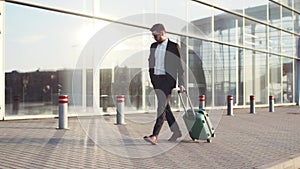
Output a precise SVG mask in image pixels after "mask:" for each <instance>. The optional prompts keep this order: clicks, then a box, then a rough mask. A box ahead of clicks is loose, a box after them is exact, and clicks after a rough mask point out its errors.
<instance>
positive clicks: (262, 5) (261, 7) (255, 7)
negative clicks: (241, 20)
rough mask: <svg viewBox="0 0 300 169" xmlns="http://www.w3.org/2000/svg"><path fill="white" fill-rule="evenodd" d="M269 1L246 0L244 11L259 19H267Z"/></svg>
mask: <svg viewBox="0 0 300 169" xmlns="http://www.w3.org/2000/svg"><path fill="white" fill-rule="evenodd" d="M267 10H268V9H267V1H266V0H251V1H248V0H245V1H244V11H245V15H248V16H250V17H253V18H255V19H258V20H262V21H267V20H268V19H267Z"/></svg>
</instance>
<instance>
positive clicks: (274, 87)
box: [269, 55, 282, 103]
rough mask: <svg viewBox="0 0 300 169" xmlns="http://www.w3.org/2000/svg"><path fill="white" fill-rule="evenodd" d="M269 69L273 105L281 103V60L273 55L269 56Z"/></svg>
mask: <svg viewBox="0 0 300 169" xmlns="http://www.w3.org/2000/svg"><path fill="white" fill-rule="evenodd" d="M269 68H270V70H269V72H270V82H269V83H270V84H269V86H270V89H269V90H270V95H271V96H274V99H275V103H281V98H282V95H281V58H280V57H278V56H275V55H270V58H269Z"/></svg>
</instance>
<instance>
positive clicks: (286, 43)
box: [281, 32, 296, 56]
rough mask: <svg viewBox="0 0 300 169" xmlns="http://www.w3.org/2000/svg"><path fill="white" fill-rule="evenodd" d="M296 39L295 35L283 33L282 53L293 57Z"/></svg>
mask: <svg viewBox="0 0 300 169" xmlns="http://www.w3.org/2000/svg"><path fill="white" fill-rule="evenodd" d="M295 43H296V42H295V39H294V38H293V35H291V34H289V33H286V32H282V45H281V52H282V54H284V55H288V56H293V55H294V50H295V49H294V46H295Z"/></svg>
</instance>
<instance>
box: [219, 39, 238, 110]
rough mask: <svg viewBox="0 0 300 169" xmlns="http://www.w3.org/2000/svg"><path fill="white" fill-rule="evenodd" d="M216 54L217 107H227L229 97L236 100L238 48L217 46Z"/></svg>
mask: <svg viewBox="0 0 300 169" xmlns="http://www.w3.org/2000/svg"><path fill="white" fill-rule="evenodd" d="M214 53H215V60H214V71H215V74H214V82H215V83H214V85H215V105H216V106H225V105H226V98H227V95H233V96H234V98H236V78H237V77H236V67H237V65H236V59H237V55H236V54H237V48H234V47H230V46H228V45H223V44H215V50H214Z"/></svg>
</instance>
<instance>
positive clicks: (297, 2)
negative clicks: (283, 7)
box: [294, 0, 300, 12]
mask: <svg viewBox="0 0 300 169" xmlns="http://www.w3.org/2000/svg"><path fill="white" fill-rule="evenodd" d="M294 9H295V10H297V11H298V12H300V0H294Z"/></svg>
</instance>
